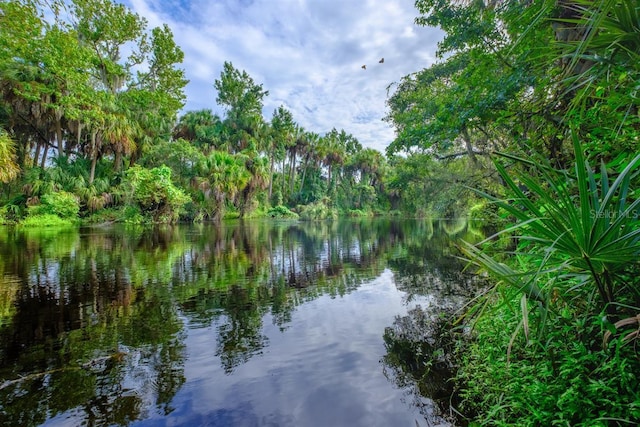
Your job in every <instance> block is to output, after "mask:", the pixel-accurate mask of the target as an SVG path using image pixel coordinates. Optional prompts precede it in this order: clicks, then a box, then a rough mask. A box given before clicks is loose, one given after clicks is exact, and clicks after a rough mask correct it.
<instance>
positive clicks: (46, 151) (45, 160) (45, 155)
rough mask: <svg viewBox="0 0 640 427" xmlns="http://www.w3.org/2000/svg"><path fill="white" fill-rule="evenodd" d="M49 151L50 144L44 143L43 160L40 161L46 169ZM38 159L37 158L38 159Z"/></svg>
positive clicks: (41, 165)
mask: <svg viewBox="0 0 640 427" xmlns="http://www.w3.org/2000/svg"><path fill="white" fill-rule="evenodd" d="M48 152H49V144H45V145H44V153H42V161H41V163H40V167H41V168H42V169H44V166H45V164H46V162H47V153H48ZM36 160H37V159H36Z"/></svg>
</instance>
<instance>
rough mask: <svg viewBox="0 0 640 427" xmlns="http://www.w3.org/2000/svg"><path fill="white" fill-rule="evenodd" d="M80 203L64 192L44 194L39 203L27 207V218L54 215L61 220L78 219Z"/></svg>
mask: <svg viewBox="0 0 640 427" xmlns="http://www.w3.org/2000/svg"><path fill="white" fill-rule="evenodd" d="M79 211H80V202H79V201H78V198H77V197H76V196H75V195H73V194H71V193H67V192H66V191H57V192H55V193H49V194H45V195H43V196H42V197H41V198H40V203H39V204H37V205H34V206H30V207H29V216H32V215H48V214H50V215H56V216H58V217H60V218H63V219H73V218H77V217H78V212H79Z"/></svg>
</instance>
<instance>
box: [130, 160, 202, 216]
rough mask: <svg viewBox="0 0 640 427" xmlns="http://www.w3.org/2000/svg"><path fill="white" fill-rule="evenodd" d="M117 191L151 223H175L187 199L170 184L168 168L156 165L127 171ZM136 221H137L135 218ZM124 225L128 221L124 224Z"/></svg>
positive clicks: (136, 166) (188, 198) (187, 201)
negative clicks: (148, 218) (149, 219)
mask: <svg viewBox="0 0 640 427" xmlns="http://www.w3.org/2000/svg"><path fill="white" fill-rule="evenodd" d="M121 191H122V192H123V194H124V196H125V198H126V199H128V200H127V201H128V202H129V203H133V204H135V205H136V206H137V207H138V208H139V209H140V213H141V214H142V215H143V216H148V217H150V218H151V219H152V220H153V221H154V222H175V221H177V220H178V218H179V216H180V214H181V213H182V212H183V211H184V208H185V206H186V205H187V203H189V202H190V201H191V198H190V197H189V196H188V195H186V194H185V193H184V192H183V191H182V190H180V189H179V188H177V187H176V186H175V185H173V183H172V182H171V169H169V168H168V167H167V166H164V165H163V166H160V167H157V168H153V169H146V168H143V167H141V166H139V165H135V166H133V167H132V168H130V169H129V170H128V171H127V173H126V180H125V182H124V183H123V185H122V189H121ZM136 220H137V219H136ZM127 222H128V221H127Z"/></svg>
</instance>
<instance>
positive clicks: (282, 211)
mask: <svg viewBox="0 0 640 427" xmlns="http://www.w3.org/2000/svg"><path fill="white" fill-rule="evenodd" d="M266 215H267V216H268V217H270V218H290V219H298V214H297V213H295V212H293V211H291V210H289V208H287V207H286V206H283V205H278V206H274V207H272V208H270V209H269V210H268V211H267V214H266Z"/></svg>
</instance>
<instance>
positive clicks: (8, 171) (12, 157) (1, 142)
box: [0, 128, 20, 183]
mask: <svg viewBox="0 0 640 427" xmlns="http://www.w3.org/2000/svg"><path fill="white" fill-rule="evenodd" d="M16 160H17V159H16V144H15V142H14V141H13V140H12V139H11V138H10V137H9V135H8V134H7V133H6V132H5V130H4V129H2V128H0V183H2V182H4V183H7V182H9V181H11V180H13V179H15V178H16V177H17V176H18V172H19V171H20V169H19V168H18V165H17V163H16Z"/></svg>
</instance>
